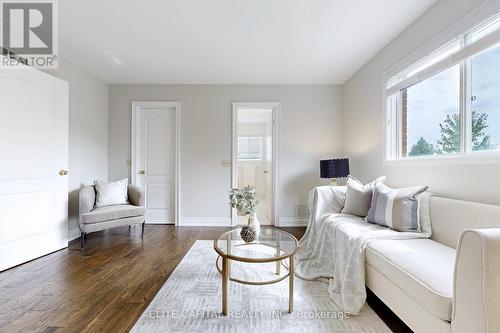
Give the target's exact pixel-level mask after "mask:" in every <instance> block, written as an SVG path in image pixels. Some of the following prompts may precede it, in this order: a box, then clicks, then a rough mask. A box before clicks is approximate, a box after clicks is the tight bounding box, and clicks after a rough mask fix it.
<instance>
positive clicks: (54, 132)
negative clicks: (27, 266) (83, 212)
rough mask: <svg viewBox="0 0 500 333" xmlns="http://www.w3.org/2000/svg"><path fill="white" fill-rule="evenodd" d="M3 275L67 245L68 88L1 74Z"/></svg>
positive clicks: (25, 74)
mask: <svg viewBox="0 0 500 333" xmlns="http://www.w3.org/2000/svg"><path fill="white" fill-rule="evenodd" d="M0 157H1V163H0V271H2V270H5V269H7V268H10V267H12V266H15V265H18V264H21V263H23V262H26V261H29V260H31V259H34V258H37V257H40V256H43V255H45V254H47V253H50V252H53V251H56V250H59V249H61V248H64V247H66V246H67V245H68V176H67V172H65V171H67V170H68V85H67V83H66V82H65V81H63V80H60V79H57V78H55V77H53V76H50V75H48V74H46V73H43V72H40V71H38V70H34V69H3V70H0Z"/></svg>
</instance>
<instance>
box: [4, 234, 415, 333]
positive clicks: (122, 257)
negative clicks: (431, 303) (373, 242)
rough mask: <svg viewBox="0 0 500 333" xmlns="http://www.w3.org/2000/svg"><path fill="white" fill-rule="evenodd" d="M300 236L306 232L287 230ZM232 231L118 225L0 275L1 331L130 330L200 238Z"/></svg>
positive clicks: (387, 314)
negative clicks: (82, 246)
mask: <svg viewBox="0 0 500 333" xmlns="http://www.w3.org/2000/svg"><path fill="white" fill-rule="evenodd" d="M284 229H285V230H287V231H289V232H291V233H292V234H294V235H295V236H296V237H297V238H298V239H300V237H302V235H303V234H304V231H305V228H284ZM225 230H229V228H214V227H177V228H176V227H174V226H160V225H157V226H155V225H148V226H146V230H145V234H144V240H141V238H140V228H139V227H133V228H132V229H131V230H130V231H129V229H128V228H127V227H124V228H116V229H112V230H108V231H104V232H98V233H93V234H89V235H88V236H87V241H86V247H87V250H86V252H85V255H82V254H81V252H80V245H79V241H78V240H75V241H72V242H71V243H70V246H69V247H68V248H67V249H64V250H61V251H57V252H55V253H52V254H49V255H47V256H44V257H42V258H39V259H36V260H33V261H31V262H29V263H26V264H23V265H20V266H18V267H15V268H12V269H10V270H7V271H5V272H2V273H0V331H1V332H58V331H64V332H68V331H69V332H124V331H128V330H129V329H130V328H131V327H132V326H133V324H134V323H135V321H136V320H137V318H138V317H139V316H140V314H141V313H142V312H143V311H144V310H145V308H146V307H147V305H148V304H149V302H150V301H151V300H152V299H153V297H154V295H155V294H156V293H157V292H158V291H159V289H160V288H161V286H162V285H163V284H164V283H165V281H166V280H167V279H168V277H169V276H170V274H171V273H172V272H173V271H174V269H175V267H176V266H177V264H178V263H179V262H180V261H181V260H182V258H183V257H184V255H185V254H186V253H187V251H188V250H189V249H190V247H191V246H192V245H193V243H194V242H195V241H196V240H197V239H214V238H215V237H216V236H217V235H218V234H219V233H221V232H223V231H225ZM368 301H369V304H370V305H371V306H372V308H373V309H374V310H375V311H376V312H377V313H378V314H379V316H381V318H382V319H383V320H384V321H385V322H386V324H387V325H388V326H389V327H390V328H391V329H392V330H393V331H395V332H411V331H410V330H409V329H408V328H407V327H406V326H405V325H404V323H402V322H401V321H400V320H399V319H398V318H397V317H396V316H395V315H394V314H393V313H392V312H391V311H390V310H389V309H388V308H387V307H386V306H385V305H384V304H383V303H382V302H380V301H379V300H378V299H377V298H376V297H375V296H374V295H373V294H369V298H368Z"/></svg>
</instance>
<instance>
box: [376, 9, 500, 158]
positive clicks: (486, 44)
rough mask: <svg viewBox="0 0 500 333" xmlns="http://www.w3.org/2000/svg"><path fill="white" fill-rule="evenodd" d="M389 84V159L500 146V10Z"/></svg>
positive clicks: (387, 92) (463, 151) (447, 153)
mask: <svg viewBox="0 0 500 333" xmlns="http://www.w3.org/2000/svg"><path fill="white" fill-rule="evenodd" d="M486 37H487V38H486ZM385 89H386V96H388V97H387V99H386V106H387V117H388V118H387V159H388V160H395V159H408V158H418V157H439V156H445V155H459V156H461V155H463V154H469V153H474V152H479V151H492V150H497V151H500V146H499V145H498V144H499V143H500V94H499V93H498V92H499V91H500V14H499V13H497V14H495V15H493V16H492V17H490V18H489V19H488V20H485V22H483V23H481V24H479V25H477V26H476V27H475V28H474V29H471V30H469V31H467V32H466V33H464V34H463V35H461V36H459V37H457V38H455V39H453V40H452V41H450V42H448V43H446V44H445V45H444V46H442V47H440V48H438V49H437V50H436V51H435V52H432V53H431V54H430V55H429V56H428V57H425V58H423V59H422V60H421V61H418V62H417V63H415V64H414V65H412V66H410V67H408V68H407V69H406V70H404V71H403V72H401V73H399V74H398V75H395V76H393V77H391V78H390V79H389V80H387V81H386V84H385Z"/></svg>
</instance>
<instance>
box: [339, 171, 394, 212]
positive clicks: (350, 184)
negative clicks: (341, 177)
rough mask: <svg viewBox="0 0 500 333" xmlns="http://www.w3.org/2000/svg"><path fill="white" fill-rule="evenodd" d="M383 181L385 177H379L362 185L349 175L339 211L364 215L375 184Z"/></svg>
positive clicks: (370, 200)
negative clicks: (342, 206) (342, 205)
mask: <svg viewBox="0 0 500 333" xmlns="http://www.w3.org/2000/svg"><path fill="white" fill-rule="evenodd" d="M384 182H385V177H380V178H377V179H375V180H374V181H372V182H371V183H369V184H366V185H363V184H362V183H361V182H360V181H359V180H357V179H356V178H354V177H351V176H349V178H348V179H347V184H346V195H345V204H344V208H342V211H341V213H343V214H351V215H356V216H361V217H366V215H368V210H369V209H370V205H371V202H372V193H373V189H374V188H375V185H377V184H379V183H380V184H383V183H384Z"/></svg>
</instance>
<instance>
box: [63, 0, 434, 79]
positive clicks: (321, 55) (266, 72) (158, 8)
mask: <svg viewBox="0 0 500 333" xmlns="http://www.w3.org/2000/svg"><path fill="white" fill-rule="evenodd" d="M434 2H435V0H404V1H402V0H377V1H374V0H351V1H349V0H246V1H245V0H99V1H98V0H64V1H59V2H58V3H59V11H60V15H59V16H60V23H59V24H60V25H59V31H60V32H59V34H60V45H61V46H60V54H61V56H62V57H63V58H64V57H65V56H66V57H68V58H70V59H72V60H73V61H75V62H77V63H79V64H80V65H82V66H83V67H84V68H85V69H87V70H88V71H90V72H91V73H93V74H95V75H96V76H97V77H99V78H101V79H102V80H104V81H106V82H109V83H178V84H180V83H227V84H235V83H248V84H279V83H285V84H299V83H303V84H319V83H343V82H345V81H346V80H347V79H348V78H349V77H350V76H351V75H352V74H353V73H355V72H356V70H358V69H359V68H360V67H361V66H362V65H363V64H365V63H366V62H367V61H368V60H369V59H370V58H371V57H373V56H374V55H375V54H376V53H377V52H378V51H380V50H381V49H382V48H383V47H384V46H385V45H386V44H387V43H388V42H389V41H391V40H392V39H393V38H394V37H396V36H397V35H398V34H399V32H401V31H402V30H403V29H404V28H406V27H407V26H408V25H409V24H410V23H411V22H413V21H414V20H415V19H416V18H417V17H418V16H419V15H421V14H422V13H423V12H424V11H425V10H426V9H427V8H429V7H430V6H431V5H432V4H433V3H434Z"/></svg>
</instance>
